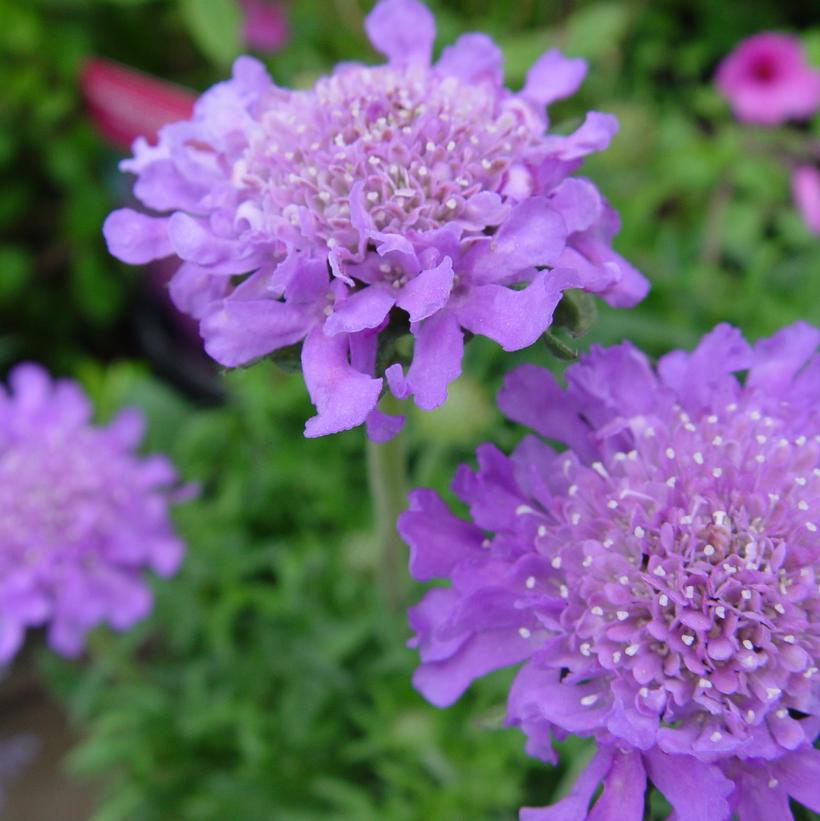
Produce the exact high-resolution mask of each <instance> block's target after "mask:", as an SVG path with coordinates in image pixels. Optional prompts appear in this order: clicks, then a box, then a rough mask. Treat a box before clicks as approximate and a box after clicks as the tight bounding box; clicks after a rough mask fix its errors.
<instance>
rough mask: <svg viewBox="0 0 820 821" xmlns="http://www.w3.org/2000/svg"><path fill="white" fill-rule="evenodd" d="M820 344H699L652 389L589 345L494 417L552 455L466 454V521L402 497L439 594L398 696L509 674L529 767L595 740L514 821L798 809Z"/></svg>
mask: <svg viewBox="0 0 820 821" xmlns="http://www.w3.org/2000/svg"><path fill="white" fill-rule="evenodd" d="M818 341H820V331H818V330H817V329H815V328H813V327H810V326H808V325H805V324H801V323H798V324H795V325H792V326H790V327H787V328H785V329H783V330H782V331H780V332H779V333H777V334H775V335H774V336H773V337H771V338H769V339H766V340H763V341H761V342H759V343H757V344H756V345H755V346H754V347H750V346H749V345H748V344H747V343H746V342H745V341H744V340H743V339H742V337H741V336H740V334H739V333H738V332H737V331H736V330H735V329H733V328H731V327H729V326H726V325H721V326H718V327H717V328H716V329H715V330H714V331H712V332H711V333H710V334H708V335H707V336H706V337H705V338H704V339H703V340H702V341H701V343H700V344H699V346H698V347H697V348H696V349H695V351H694V352H692V353H686V352H683V351H675V352H673V353H670V354H669V355H667V356H665V357H663V358H662V359H661V360H660V362H659V363H658V366H657V369H653V368H652V367H651V365H650V364H649V362H648V361H647V359H646V357H645V356H644V355H643V354H641V353H640V352H639V351H637V350H636V349H635V348H633V347H632V346H631V345H630V344H628V343H624V344H622V345H619V346H616V347H613V348H610V349H600V348H593V349H592V350H591V352H590V353H589V354H588V355H587V356H585V357H584V358H582V360H581V361H580V362H579V363H578V364H576V365H573V366H572V367H570V368H569V369H568V371H567V387H566V389H562V388H560V387H559V386H558V385H557V384H556V382H555V381H554V379H553V377H552V376H551V375H550V374H549V373H548V372H546V371H544V370H542V369H539V368H536V367H533V366H523V367H520V368H518V369H517V370H515V371H513V372H512V373H510V374H509V375H508V377H507V379H506V381H505V383H504V386H503V388H502V390H501V393H500V395H499V403H500V406H501V408H502V409H503V410H504V412H505V413H506V414H507V415H508V416H509V417H511V418H512V419H513V420H515V421H518V422H520V423H523V424H525V425H528V426H529V427H531V428H533V429H534V430H535V431H536V432H537V433H538V434H540V435H541V436H542V437H545V438H547V439H550V440H558V441H561V442H564V443H565V444H566V445H567V447H568V449H567V450H565V451H564V452H561V453H557V452H555V451H554V450H553V449H552V448H551V447H549V446H548V445H547V444H545V443H544V441H543V440H542V439H540V438H537V437H535V436H527V437H526V438H525V439H524V440H523V441H522V442H521V443H520V444H519V446H518V447H517V449H516V450H515V452H514V453H513V455H512V456H511V457H509V458H508V457H506V456H505V455H503V454H502V453H501V452H499V451H498V450H497V449H496V448H495V447H494V446H492V445H483V446H482V447H481V448H479V450H478V464H479V467H478V470H477V471H472V470H470V469H469V468H467V467H466V466H464V467H462V468H461V469H460V470H459V472H458V473H457V475H456V478H455V482H454V485H453V489H454V491H455V492H456V494H457V495H458V496H459V498H460V499H462V500H463V501H464V502H465V503H466V504H467V505H469V508H470V515H471V519H472V521H463V520H460V519H458V518H455V517H454V516H452V515H451V514H450V513H449V511H448V510H447V507H446V506H445V504H444V503H443V502H442V501H441V499H440V498H439V497H438V496H437V495H436V494H435V493H434V492H432V491H428V490H418V491H415V492H414V493H413V494H412V496H411V508H410V510H409V511H408V512H406V513H404V514H403V515H402V517H401V519H400V531H401V533H402V535H403V537H404V538H405V540H406V541H407V542H408V543H409V545H410V550H411V558H410V568H411V572H412V574H413V575H414V576H415V578H417V579H419V580H428V579H432V578H436V577H443V578H446V579H449V580H450V585H449V586H448V587H444V588H436V589H433V590H431V591H430V592H428V593H427V595H426V596H425V598H424V599H423V600H422V601H421V603H420V604H419V605H418V606H416V607H415V608H414V609H413V610H412V611H411V615H410V619H411V624H412V626H413V628H414V629H415V631H416V637H415V639H414V640H413V644H414V645H415V646H417V647H418V648H419V652H420V655H421V662H422V663H421V666H420V667H419V669H418V671H417V673H416V676H415V684H416V686H417V688H418V689H419V690H420V691H421V692H422V693H423V694H424V695H425V696H426V697H427V698H428V699H429V700H430V701H431V702H433V703H434V704H436V705H439V706H444V705H448V704H450V703H451V702H453V701H454V700H455V699H456V698H458V697H459V696H460V695H461V693H462V692H463V690H464V689H465V688H466V687H467V686H468V685H469V683H470V682H471V681H472V680H473V679H475V678H476V677H479V676H481V675H483V674H485V673H487V672H489V671H491V670H493V669H496V668H499V667H503V666H507V665H512V664H518V663H520V662H525V664H524V665H523V667H522V668H521V669H520V670H519V672H518V675H517V678H516V679H515V682H514V683H513V685H512V688H511V691H510V696H509V703H508V721H509V722H510V723H511V724H513V725H516V726H519V727H520V728H521V729H522V730H523V731H524V733H525V734H526V735H527V738H528V751H529V752H530V753H531V754H532V755H535V756H538V757H540V758H542V759H544V760H545V761H549V762H554V761H555V759H556V755H555V752H554V750H553V749H552V746H551V742H552V740H553V739H562V738H564V737H566V736H567V735H569V734H574V735H578V736H585V737H591V738H593V739H594V740H595V742H596V744H597V753H596V755H595V756H594V758H593V759H592V761H591V762H590V764H589V766H588V768H587V769H586V771H585V772H584V773H583V774H582V775H581V776H580V777H579V778H578V780H577V782H576V784H575V786H574V788H573V790H572V792H571V793H570V794H569V795H568V796H567V797H565V798H563V799H562V800H561V801H559V802H558V803H556V804H554V805H553V806H551V807H549V808H546V809H538V810H536V809H526V810H523V811H522V816H521V817H522V819H527V820H528V821H547V820H549V821H577V819H583V818H589V819H596V821H605V819H613V821H614V819H618V821H632V820H633V819H634V821H640V819H641V818H643V811H644V791H645V786H646V781H647V778H648V779H651V781H652V783H653V784H654V785H655V787H657V788H658V789H659V790H660V791H661V792H662V793H663V794H664V796H665V797H666V798H667V800H668V801H669V802H670V804H671V805H672V807H673V808H674V810H675V818H677V819H706V818H709V819H715V821H720V819H728V818H729V817H730V816H731V815H732V814H733V813H736V814H737V815H738V817H739V818H740V819H741V821H753V820H754V819H763V818H765V819H788V818H791V814H790V813H789V809H788V801H789V797H790V796H791V797H792V798H794V799H796V800H798V801H799V802H801V803H803V804H805V805H807V806H809V807H811V808H812V809H814V810H815V811H818V812H820V752H818V751H815V750H814V749H813V747H812V744H813V742H814V740H815V738H816V737H817V734H818V729H820V700H818V695H820V690H819V689H818V683H820V675H818V666H820V665H818V655H820V597H819V596H818V581H820V578H818V575H820V566H819V564H818V562H819V561H820V355H819V354H818V353H817V346H818ZM737 372H747V373H746V376H745V379H743V380H739V379H738V378H737V377H736V376H735V374H736V373H737ZM602 782H603V793H602V794H601V796H600V798H599V799H598V800H597V802H596V803H595V805H594V807H593V808H592V810H589V815H587V812H588V807H589V804H590V802H591V800H592V798H593V796H594V794H595V791H596V789H597V788H598V787H599V786H600V784H601V783H602Z"/></svg>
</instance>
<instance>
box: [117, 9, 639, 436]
mask: <svg viewBox="0 0 820 821" xmlns="http://www.w3.org/2000/svg"><path fill="white" fill-rule="evenodd" d="M366 29H367V33H368V35H369V37H370V40H371V42H372V43H373V45H374V46H375V48H376V49H377V50H378V51H380V52H381V53H383V54H384V55H386V57H387V58H388V61H387V63H386V64H384V65H379V66H363V65H358V64H350V63H346V64H342V65H340V66H338V67H337V68H336V70H335V71H334V72H333V73H332V74H331V75H330V76H328V77H323V78H322V79H320V80H319V81H318V82H317V83H316V84H315V86H314V87H313V88H312V89H310V90H306V91H290V90H287V89H283V88H279V87H277V86H276V85H274V84H273V82H272V81H271V79H270V78H269V77H268V75H267V73H266V72H265V70H264V68H263V67H262V65H261V64H260V63H258V62H256V61H254V60H252V59H250V58H247V57H243V58H240V59H239V60H237V62H236V64H235V65H234V70H233V77H232V79H231V80H229V81H227V82H225V83H221V84H219V85H217V86H215V87H214V88H212V89H211V90H210V91H208V92H206V93H205V94H204V95H203V96H202V97H201V98H200V99H199V101H198V102H197V104H196V106H195V110H194V115H193V117H192V119H191V120H189V121H185V122H181V123H176V124H173V125H169V126H166V127H165V128H164V129H162V130H161V132H160V138H159V143H158V145H156V146H152V145H149V144H148V143H147V142H145V141H142V140H138V141H136V143H135V145H134V157H133V158H132V159H129V160H126V161H124V162H123V164H122V168H123V169H124V170H125V171H128V172H131V173H133V174H135V175H136V177H137V180H136V184H135V186H134V193H135V195H136V197H137V198H138V199H139V200H140V201H141V202H142V204H143V205H144V206H145V207H146V208H147V209H149V211H151V212H153V213H151V214H149V213H142V212H139V211H135V210H131V209H122V210H119V211H116V212H114V213H113V214H111V215H110V216H109V218H108V220H107V221H106V224H105V227H104V233H105V236H106V239H107V241H108V245H109V248H110V250H111V251H112V253H113V254H114V255H115V256H117V257H119V258H120V259H121V260H123V261H125V262H128V263H132V264H141V263H145V262H149V261H150V260H153V259H157V258H160V257H167V256H172V255H176V256H177V257H179V258H180V259H181V260H182V261H183V262H182V265H181V267H180V268H179V270H178V272H177V274H176V276H175V277H174V279H173V281H172V283H171V293H172V296H173V297H174V299H175V300H176V303H177V305H178V306H179V307H180V308H181V309H182V310H184V311H187V312H188V313H190V314H192V315H194V316H195V317H197V318H198V319H199V320H200V323H201V324H200V328H201V333H202V336H203V338H204V340H205V347H206V350H207V351H208V353H209V354H210V355H211V356H212V357H213V358H214V359H216V360H217V361H218V362H220V363H221V364H223V365H225V366H228V367H233V366H237V365H241V364H244V363H247V362H250V361H252V360H254V359H256V358H258V357H262V356H265V355H268V354H270V353H272V352H274V351H276V350H277V349H280V348H283V347H287V346H291V345H295V344H300V343H301V344H302V349H301V361H302V370H303V374H304V378H305V381H306V384H307V388H308V391H309V393H310V396H311V398H312V400H313V402H314V404H315V406H316V408H317V415H316V416H315V417H314V418H312V419H311V420H309V421H308V423H307V427H306V434H307V435H308V436H319V435H322V434H327V433H332V432H335V431H339V430H343V429H346V428H350V427H354V426H356V425H359V424H361V423H362V422H365V421H366V422H367V423H368V429H369V432H370V433H371V435H372V436H374V437H375V438H387V437H389V436H390V435H391V434H393V433H395V431H396V430H397V429H398V427H399V426H400V424H401V419H400V418H399V417H386V416H383V415H381V414H379V413H378V411H376V410H375V407H376V403H377V401H378V399H379V396H380V394H381V392H382V390H383V388H384V387H386V386H385V384H384V383H385V382H386V383H387V386H389V389H390V390H391V391H392V392H393V393H394V394H395V395H396V396H398V397H400V398H406V397H408V396H412V397H413V399H414V401H415V402H416V404H417V405H419V406H420V407H422V408H425V409H432V408H434V407H436V406H438V405H440V404H441V403H442V402H444V400H445V398H446V395H447V385H448V383H449V382H450V381H452V380H453V379H455V378H456V377H457V376H458V375H459V373H460V369H461V359H462V352H463V345H464V337H465V331H466V332H469V333H471V334H483V335H484V336H487V337H490V338H491V339H494V340H495V341H497V342H498V343H499V344H500V345H501V346H502V347H503V348H504V349H505V350H515V349H519V348H523V347H526V346H528V345H530V344H532V343H533V342H534V341H535V340H536V339H538V337H539V336H540V335H541V334H542V333H543V332H544V331H545V330H546V328H547V327H548V326H549V325H550V322H551V318H552V313H553V309H554V308H555V306H556V304H557V303H558V301H559V300H560V298H561V295H562V293H563V291H564V290H565V289H567V288H582V289H585V290H588V291H591V292H594V293H598V294H600V295H601V296H602V297H603V298H604V299H606V300H607V301H608V302H610V303H611V304H613V305H617V306H628V305H632V304H634V303H635V302H637V301H638V300H639V299H641V298H642V296H643V295H644V293H645V291H646V288H647V283H646V281H645V280H644V278H643V277H642V276H641V275H640V274H639V273H638V272H637V271H636V270H635V269H633V268H632V267H631V266H630V265H629V264H628V263H627V262H626V261H625V260H623V259H622V258H621V257H620V256H618V255H617V254H616V253H615V252H614V251H613V250H612V248H611V239H612V237H613V235H614V234H615V233H616V231H617V229H618V221H617V217H616V215H615V214H614V212H613V211H612V210H611V209H610V207H609V206H608V204H607V203H606V202H605V200H604V199H603V197H602V196H601V194H600V193H599V192H598V190H597V189H596V188H595V186H594V185H593V184H592V183H590V182H589V181H587V180H584V179H579V178H570V177H569V175H570V174H571V173H572V172H573V171H574V170H576V169H577V168H578V166H579V165H580V163H581V161H582V158H583V157H584V156H585V155H586V154H589V153H591V152H594V151H599V150H601V149H603V148H605V147H606V146H607V144H608V143H609V141H610V139H611V137H612V135H613V134H614V132H615V130H616V122H615V120H614V118H613V117H611V116H609V115H605V114H600V113H596V112H592V113H590V114H588V115H587V117H586V119H585V120H584V122H583V124H582V125H581V126H580V127H579V128H578V129H577V130H576V131H575V132H573V133H571V134H569V135H567V136H559V135H556V134H550V133H549V132H548V131H547V126H548V120H547V118H546V115H545V107H546V106H547V105H548V104H550V103H552V102H553V101H555V100H558V99H560V98H562V97H566V96H569V95H571V94H572V93H573V92H574V91H575V90H576V88H577V87H578V85H579V84H580V82H581V80H582V78H583V75H584V73H585V70H586V67H585V64H584V62H583V61H581V60H569V59H565V58H564V57H562V56H561V55H560V54H558V52H556V51H549V52H547V53H546V54H545V55H543V56H542V57H541V58H540V59H539V60H538V61H537V62H536V63H535V65H534V66H533V67H532V69H531V70H530V72H529V74H528V76H527V81H526V83H525V85H524V88H523V89H522V90H521V91H520V92H519V93H515V94H514V93H512V92H510V91H508V90H507V89H505V88H504V87H503V85H502V66H501V64H502V59H501V54H500V52H499V50H498V48H497V47H496V46H495V45H494V44H493V42H492V41H491V40H490V39H489V38H487V37H485V36H483V35H481V34H466V35H464V36H463V37H461V38H460V39H459V40H458V41H457V42H456V43H455V44H454V45H452V46H450V47H448V48H446V49H445V50H444V52H443V53H442V55H441V57H440V59H439V60H438V61H437V62H436V63H435V64H434V65H432V64H431V61H430V57H431V52H432V46H433V39H434V36H435V25H434V21H433V18H432V15H431V14H430V12H429V11H428V10H427V8H426V7H425V6H424V5H422V4H421V3H419V2H418V1H417V0H381V2H379V3H378V4H377V5H376V7H375V8H374V10H373V11H372V12H371V13H370V15H369V16H368V18H367V20H366ZM404 331H409V332H410V333H411V334H412V335H413V337H414V346H413V347H414V349H413V354H412V361H410V363H409V368H408V369H407V370H406V372H405V370H404V368H403V364H406V363H404V362H403V361H402V360H401V359H400V358H399V356H398V355H397V354H396V352H395V350H394V347H391V345H390V344H389V342H390V340H394V339H395V337H396V335H397V334H401V333H402V332H404Z"/></svg>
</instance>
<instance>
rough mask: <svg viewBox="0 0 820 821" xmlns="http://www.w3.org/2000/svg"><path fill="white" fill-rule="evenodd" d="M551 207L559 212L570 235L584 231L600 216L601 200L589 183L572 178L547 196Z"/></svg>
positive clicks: (595, 189) (596, 190)
mask: <svg viewBox="0 0 820 821" xmlns="http://www.w3.org/2000/svg"><path fill="white" fill-rule="evenodd" d="M549 200H550V202H551V203H552V204H553V206H554V207H555V208H556V209H558V211H560V212H561V216H562V217H563V218H564V222H565V223H566V226H567V230H568V231H569V232H570V233H575V232H576V231H585V230H586V229H587V228H589V227H591V226H592V225H593V224H594V223H596V222H597V221H598V219H599V217H600V216H601V210H602V208H603V199H602V197H601V194H600V193H599V192H598V189H597V188H596V187H595V186H594V185H593V184H592V183H591V182H590V181H589V180H585V179H581V178H579V177H573V178H571V179H568V180H564V181H563V182H562V183H560V184H559V185H558V186H557V187H556V188H555V190H554V191H552V193H551V194H550V196H549Z"/></svg>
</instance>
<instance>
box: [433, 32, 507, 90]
mask: <svg viewBox="0 0 820 821" xmlns="http://www.w3.org/2000/svg"><path fill="white" fill-rule="evenodd" d="M503 62H504V57H503V55H502V54H501V50H500V49H499V48H498V46H497V45H496V44H495V43H494V42H493V41H492V39H491V38H489V37H487V35H486V34H479V33H470V34H462V35H461V37H459V38H458V40H456V41H455V43H453V45H452V46H447V48H445V49H444V51H442V52H441V57H440V58H439V60H438V62H437V63H436V69H437V71H438V72H439V73H441V74H449V75H452V76H453V77H458V78H459V80H463V81H464V82H466V83H481V82H489V83H492V84H493V85H501V81H502V79H503V70H502V64H503Z"/></svg>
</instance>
